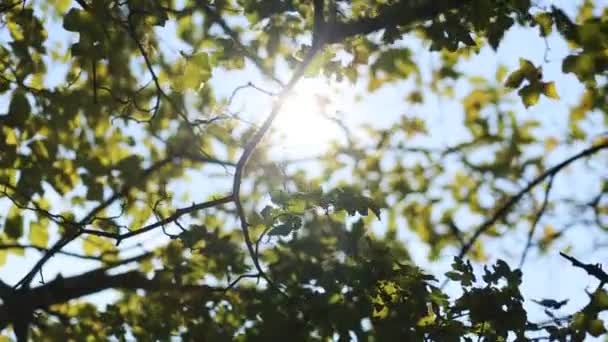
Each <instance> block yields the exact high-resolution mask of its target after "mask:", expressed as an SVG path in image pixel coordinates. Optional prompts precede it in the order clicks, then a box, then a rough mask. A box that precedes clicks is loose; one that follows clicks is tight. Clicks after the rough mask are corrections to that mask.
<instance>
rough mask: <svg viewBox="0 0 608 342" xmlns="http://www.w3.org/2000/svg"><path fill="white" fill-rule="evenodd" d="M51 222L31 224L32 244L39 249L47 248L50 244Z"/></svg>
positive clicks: (43, 220)
mask: <svg viewBox="0 0 608 342" xmlns="http://www.w3.org/2000/svg"><path fill="white" fill-rule="evenodd" d="M48 224H49V221H48V220H46V219H41V220H39V221H34V222H32V223H30V234H29V240H30V242H31V243H32V244H33V245H35V246H39V247H46V246H47V245H48V243H49V228H48Z"/></svg>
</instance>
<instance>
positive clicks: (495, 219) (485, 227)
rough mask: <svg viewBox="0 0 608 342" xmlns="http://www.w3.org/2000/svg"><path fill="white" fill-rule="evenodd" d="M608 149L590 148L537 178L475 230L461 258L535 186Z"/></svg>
mask: <svg viewBox="0 0 608 342" xmlns="http://www.w3.org/2000/svg"><path fill="white" fill-rule="evenodd" d="M606 148H608V143H602V144H598V145H595V146H592V147H590V148H587V149H585V150H583V151H581V152H579V153H577V154H575V155H574V156H572V157H570V158H568V159H566V160H564V161H562V162H561V163H559V164H557V165H555V166H553V167H552V168H550V169H548V170H546V171H545V172H544V173H542V174H541V175H540V176H538V177H536V178H535V179H534V180H533V181H532V182H530V183H529V184H528V185H527V186H526V187H525V188H523V189H521V190H520V191H519V192H518V193H517V194H515V195H514V196H513V197H511V198H510V199H509V200H508V201H507V202H506V203H505V204H503V206H502V207H500V208H499V209H498V210H497V211H496V212H495V213H494V215H492V217H490V218H489V219H488V220H486V221H485V222H483V223H482V224H481V225H479V227H477V229H475V231H474V233H473V236H472V237H471V239H470V240H469V241H468V242H467V243H466V244H465V245H464V246H462V249H461V250H460V253H459V257H463V256H464V255H465V254H467V252H469V250H470V249H471V248H472V247H473V245H474V244H475V242H476V241H477V239H479V237H480V236H481V235H482V234H483V233H485V232H486V231H487V230H488V229H490V228H491V227H492V226H493V225H494V224H495V223H496V222H498V220H500V219H502V218H503V217H504V216H505V215H506V214H507V213H508V212H509V210H511V208H512V207H513V206H515V205H516V204H517V203H518V202H519V201H520V200H521V199H522V198H523V197H524V196H525V195H526V194H527V193H529V192H530V191H531V190H532V189H534V187H535V186H537V185H538V184H540V183H542V182H543V181H544V180H545V179H547V178H549V177H553V176H555V175H556V174H557V173H558V172H560V171H561V170H562V169H563V168H565V167H566V166H568V165H570V164H571V163H573V162H575V161H577V160H579V159H581V158H585V157H589V156H591V155H593V154H595V153H597V152H599V151H601V150H603V149H606Z"/></svg>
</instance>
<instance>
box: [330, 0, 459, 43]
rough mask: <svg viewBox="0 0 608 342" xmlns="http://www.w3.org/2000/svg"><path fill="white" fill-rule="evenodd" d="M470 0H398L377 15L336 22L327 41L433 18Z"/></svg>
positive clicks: (335, 41) (336, 40)
mask: <svg viewBox="0 0 608 342" xmlns="http://www.w3.org/2000/svg"><path fill="white" fill-rule="evenodd" d="M469 2H470V1H468V0H414V1H397V2H395V3H394V4H392V5H388V6H385V7H384V8H383V9H382V10H381V13H380V14H379V15H377V16H375V17H372V18H370V17H367V18H361V19H357V20H354V21H350V22H344V23H336V24H335V25H334V27H332V29H331V32H330V33H329V35H328V37H327V43H339V42H342V41H343V40H344V39H346V38H349V37H353V36H357V35H366V34H370V33H373V32H376V31H380V30H383V29H387V28H395V27H397V26H406V25H409V24H412V23H414V22H419V21H424V20H429V19H433V18H434V17H436V16H437V15H439V14H440V13H444V12H447V11H449V10H452V9H456V8H460V7H464V6H466V5H467V4H468V3H469Z"/></svg>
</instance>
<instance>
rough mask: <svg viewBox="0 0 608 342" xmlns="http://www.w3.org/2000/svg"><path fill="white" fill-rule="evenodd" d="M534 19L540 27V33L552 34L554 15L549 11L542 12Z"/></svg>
mask: <svg viewBox="0 0 608 342" xmlns="http://www.w3.org/2000/svg"><path fill="white" fill-rule="evenodd" d="M534 21H536V23H537V24H538V25H539V27H540V35H541V36H543V37H546V36H548V35H550V34H551V31H552V28H553V17H551V15H550V14H549V13H540V14H538V15H536V16H535V17H534Z"/></svg>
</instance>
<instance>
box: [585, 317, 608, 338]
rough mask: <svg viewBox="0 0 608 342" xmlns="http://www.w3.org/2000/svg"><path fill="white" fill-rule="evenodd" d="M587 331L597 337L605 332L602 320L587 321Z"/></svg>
mask: <svg viewBox="0 0 608 342" xmlns="http://www.w3.org/2000/svg"><path fill="white" fill-rule="evenodd" d="M587 332H588V333H589V334H590V335H591V336H593V337H599V336H600V335H602V334H604V333H605V332H606V327H605V326H604V321H602V320H601V319H593V320H591V321H590V322H589V326H588V327H587Z"/></svg>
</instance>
